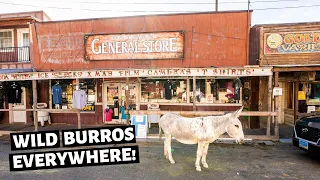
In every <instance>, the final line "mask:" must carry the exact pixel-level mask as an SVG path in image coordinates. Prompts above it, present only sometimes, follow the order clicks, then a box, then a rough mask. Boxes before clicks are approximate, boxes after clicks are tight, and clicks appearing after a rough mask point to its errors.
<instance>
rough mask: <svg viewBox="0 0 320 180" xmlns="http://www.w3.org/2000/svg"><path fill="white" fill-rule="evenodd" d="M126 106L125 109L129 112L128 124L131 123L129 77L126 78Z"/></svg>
mask: <svg viewBox="0 0 320 180" xmlns="http://www.w3.org/2000/svg"><path fill="white" fill-rule="evenodd" d="M125 92H126V106H125V109H126V110H128V111H126V112H127V115H126V118H127V119H126V120H127V123H129V96H130V90H129V77H127V78H126V91H125Z"/></svg>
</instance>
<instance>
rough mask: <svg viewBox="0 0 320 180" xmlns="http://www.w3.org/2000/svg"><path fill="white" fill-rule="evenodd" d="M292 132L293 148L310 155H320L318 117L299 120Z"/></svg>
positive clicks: (319, 116) (319, 124) (319, 125)
mask: <svg viewBox="0 0 320 180" xmlns="http://www.w3.org/2000/svg"><path fill="white" fill-rule="evenodd" d="M293 130H294V132H293V137H292V143H293V145H294V146H296V147H298V148H300V149H302V150H305V151H306V152H309V153H311V154H315V155H320V115H312V116H306V117H302V118H300V119H299V120H298V121H297V122H296V123H295V125H294V129H293Z"/></svg>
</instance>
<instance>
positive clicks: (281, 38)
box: [250, 22, 320, 125]
mask: <svg viewBox="0 0 320 180" xmlns="http://www.w3.org/2000/svg"><path fill="white" fill-rule="evenodd" d="M251 39H252V41H251V49H250V50H251V52H252V54H251V56H250V63H251V64H259V65H260V66H263V67H273V68H274V77H275V86H277V85H278V86H279V87H281V88H282V92H283V94H282V96H281V97H280V98H279V101H278V102H276V103H275V104H276V105H277V103H278V105H279V109H278V111H279V113H280V118H279V123H280V124H282V123H286V124H289V125H293V123H295V121H296V119H297V118H298V116H299V114H300V113H306V112H307V111H308V109H309V110H310V112H311V111H314V110H312V109H315V111H319V107H320V88H319V87H320V83H319V77H320V23H319V22H314V23H290V24H268V25H256V26H254V27H253V28H252V30H251ZM277 76H278V77H279V78H277ZM277 79H278V82H279V83H278V84H277ZM267 91H268V88H267V81H266V79H265V78H260V93H259V94H260V99H259V101H260V102H259V105H260V109H261V110H266V109H267V106H266V105H267V99H268V98H267V97H266V96H265V95H266V94H267ZM264 124H265V121H264V120H262V121H261V125H264Z"/></svg>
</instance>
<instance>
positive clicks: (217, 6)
mask: <svg viewBox="0 0 320 180" xmlns="http://www.w3.org/2000/svg"><path fill="white" fill-rule="evenodd" d="M218 1H219V0H216V11H217V12H218V4H219V3H218Z"/></svg>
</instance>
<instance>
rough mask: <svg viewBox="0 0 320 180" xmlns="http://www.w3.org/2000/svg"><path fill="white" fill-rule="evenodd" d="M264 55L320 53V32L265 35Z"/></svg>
mask: <svg viewBox="0 0 320 180" xmlns="http://www.w3.org/2000/svg"><path fill="white" fill-rule="evenodd" d="M264 42H265V45H264V54H292V53H318V52H320V31H315V32H313V31H309V32H279V33H265V36H264Z"/></svg>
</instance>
